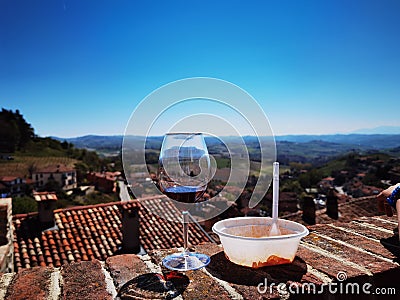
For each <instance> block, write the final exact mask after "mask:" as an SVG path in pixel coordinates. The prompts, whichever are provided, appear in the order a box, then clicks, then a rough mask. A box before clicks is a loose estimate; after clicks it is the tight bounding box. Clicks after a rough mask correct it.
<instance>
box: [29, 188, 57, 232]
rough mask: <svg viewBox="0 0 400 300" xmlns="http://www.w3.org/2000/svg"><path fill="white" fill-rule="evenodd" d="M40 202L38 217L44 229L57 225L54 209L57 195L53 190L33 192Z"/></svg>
mask: <svg viewBox="0 0 400 300" xmlns="http://www.w3.org/2000/svg"><path fill="white" fill-rule="evenodd" d="M33 197H34V198H35V200H36V202H37V204H38V219H39V223H40V227H41V229H42V230H46V229H49V228H51V227H54V226H55V223H54V209H55V208H56V204H57V200H58V199H57V195H56V193H52V192H33Z"/></svg>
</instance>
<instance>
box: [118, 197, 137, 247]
mask: <svg viewBox="0 0 400 300" xmlns="http://www.w3.org/2000/svg"><path fill="white" fill-rule="evenodd" d="M121 210H122V211H121V214H122V249H121V250H122V252H123V253H135V254H137V253H139V252H140V241H139V207H138V206H137V204H132V203H127V204H124V205H122V206H121Z"/></svg>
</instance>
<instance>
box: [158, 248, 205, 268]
mask: <svg viewBox="0 0 400 300" xmlns="http://www.w3.org/2000/svg"><path fill="white" fill-rule="evenodd" d="M162 263H163V265H164V266H165V267H166V268H168V269H170V270H174V271H180V272H185V271H190V270H198V269H200V268H203V267H205V266H207V265H208V264H209V263H210V257H208V256H207V255H205V254H201V253H195V252H182V253H174V254H171V255H168V256H166V257H164V259H163V260H162Z"/></svg>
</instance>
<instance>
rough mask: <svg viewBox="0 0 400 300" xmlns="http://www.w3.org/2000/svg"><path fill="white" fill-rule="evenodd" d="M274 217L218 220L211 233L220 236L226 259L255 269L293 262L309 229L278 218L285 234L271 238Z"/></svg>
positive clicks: (280, 227)
mask: <svg viewBox="0 0 400 300" xmlns="http://www.w3.org/2000/svg"><path fill="white" fill-rule="evenodd" d="M271 223H272V218H267V217H241V218H231V219H226V220H222V221H219V222H217V223H215V224H214V226H213V228H212V230H213V232H215V233H216V234H218V236H219V238H220V240H221V243H222V246H223V248H224V252H225V255H226V257H227V258H228V259H229V260H230V261H231V262H233V263H235V264H238V265H241V266H247V267H252V268H260V267H265V266H272V265H280V264H287V263H291V262H292V261H293V259H294V257H295V256H296V252H297V248H298V246H299V243H300V240H301V238H302V237H304V236H306V235H307V234H308V233H309V231H308V229H307V228H306V227H305V226H303V225H301V224H299V223H296V222H293V221H289V220H282V219H278V225H279V229H280V230H281V233H282V235H279V236H268V233H269V228H270V226H271Z"/></svg>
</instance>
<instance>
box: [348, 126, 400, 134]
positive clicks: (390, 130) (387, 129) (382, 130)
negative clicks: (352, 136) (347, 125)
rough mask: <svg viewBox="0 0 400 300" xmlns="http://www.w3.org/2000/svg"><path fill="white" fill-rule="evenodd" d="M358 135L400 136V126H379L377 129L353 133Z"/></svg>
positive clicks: (365, 129)
mask: <svg viewBox="0 0 400 300" xmlns="http://www.w3.org/2000/svg"><path fill="white" fill-rule="evenodd" d="M352 133H358V134H400V126H379V127H375V128H364V129H358V130H356V131H353V132H352Z"/></svg>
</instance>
